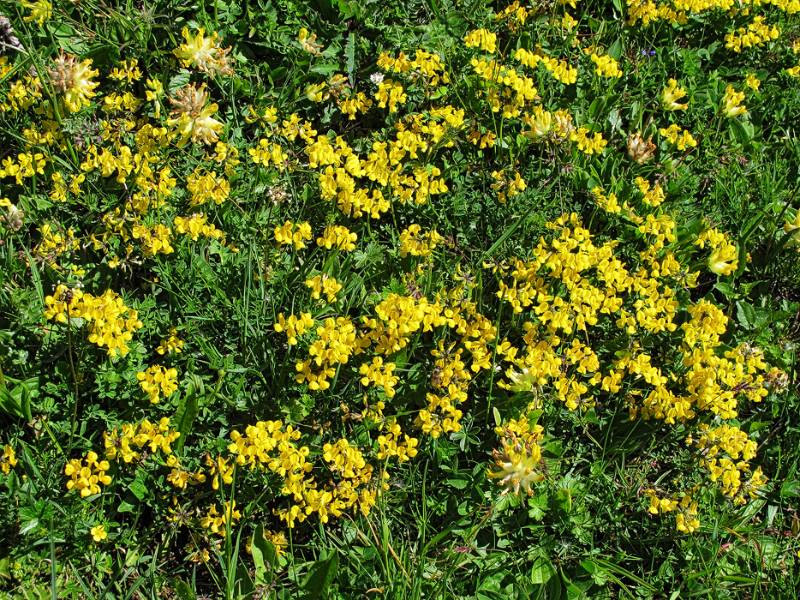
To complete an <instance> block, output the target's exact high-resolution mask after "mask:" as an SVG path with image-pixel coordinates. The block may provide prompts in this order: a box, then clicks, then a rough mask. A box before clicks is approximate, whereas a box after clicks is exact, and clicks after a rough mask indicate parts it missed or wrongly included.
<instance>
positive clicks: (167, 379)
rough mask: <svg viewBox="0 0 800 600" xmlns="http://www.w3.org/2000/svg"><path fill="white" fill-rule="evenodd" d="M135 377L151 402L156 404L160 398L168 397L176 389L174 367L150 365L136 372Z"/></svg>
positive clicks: (176, 374)
mask: <svg viewBox="0 0 800 600" xmlns="http://www.w3.org/2000/svg"><path fill="white" fill-rule="evenodd" d="M136 379H137V380H138V381H139V387H140V388H142V391H143V392H144V393H145V394H147V397H148V398H149V399H150V402H151V403H152V404H158V403H159V402H160V401H161V399H162V398H169V397H170V396H171V395H172V394H174V393H175V391H176V390H177V389H178V370H177V369H175V368H169V369H168V368H166V367H164V366H161V365H151V366H149V367H148V368H147V369H146V370H144V371H139V372H138V373H136Z"/></svg>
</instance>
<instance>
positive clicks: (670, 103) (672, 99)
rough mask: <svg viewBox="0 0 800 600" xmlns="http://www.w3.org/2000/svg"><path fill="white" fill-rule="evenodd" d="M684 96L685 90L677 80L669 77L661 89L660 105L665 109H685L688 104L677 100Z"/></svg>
mask: <svg viewBox="0 0 800 600" xmlns="http://www.w3.org/2000/svg"><path fill="white" fill-rule="evenodd" d="M684 97H686V90H685V89H684V88H682V87H681V86H679V85H678V82H677V80H675V79H670V80H669V81H668V82H667V86H666V87H665V88H664V89H663V90H662V91H661V105H662V106H663V107H664V109H666V110H686V109H687V108H688V107H689V105H688V104H685V103H684V104H681V103H680V102H678V100H680V99H681V98H684Z"/></svg>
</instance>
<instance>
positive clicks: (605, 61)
mask: <svg viewBox="0 0 800 600" xmlns="http://www.w3.org/2000/svg"><path fill="white" fill-rule="evenodd" d="M589 58H590V59H591V60H592V62H593V63H594V65H595V73H597V74H598V75H600V76H601V77H606V78H609V79H616V78H618V77H622V70H621V69H620V68H619V63H618V62H617V61H616V60H614V59H613V58H611V57H610V56H609V55H607V54H603V55H598V54H595V53H594V52H592V53H591V54H590V55H589Z"/></svg>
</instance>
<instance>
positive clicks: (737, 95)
mask: <svg viewBox="0 0 800 600" xmlns="http://www.w3.org/2000/svg"><path fill="white" fill-rule="evenodd" d="M722 102H723V106H722V114H724V115H725V116H726V117H728V118H732V117H738V116H740V115H746V114H747V108H746V107H745V106H744V104H742V102H744V92H737V91H736V89H735V88H734V87H733V86H732V85H728V86H727V87H726V88H725V96H724V97H723V98H722Z"/></svg>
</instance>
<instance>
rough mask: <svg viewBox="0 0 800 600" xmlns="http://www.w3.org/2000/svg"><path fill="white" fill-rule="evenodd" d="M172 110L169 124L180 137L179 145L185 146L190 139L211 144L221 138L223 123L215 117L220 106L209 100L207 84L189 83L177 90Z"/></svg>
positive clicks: (171, 100)
mask: <svg viewBox="0 0 800 600" xmlns="http://www.w3.org/2000/svg"><path fill="white" fill-rule="evenodd" d="M169 100H170V103H171V104H172V107H173V109H172V111H171V112H170V118H169V119H167V125H168V126H170V127H172V128H173V132H174V134H175V135H176V136H177V137H178V141H177V144H178V146H179V147H181V146H185V145H186V144H188V143H189V141H191V142H193V143H203V144H206V145H211V144H214V143H216V142H217V140H218V139H219V133H220V132H221V131H222V128H223V124H222V122H220V121H217V120H216V119H215V118H214V115H215V114H217V111H218V110H219V106H218V105H217V104H216V103H214V102H212V103H209V102H208V92H207V91H206V89H205V84H204V85H201V86H198V85H196V84H192V83H190V84H187V85H185V86H183V87H182V88H180V89H179V90H178V91H177V92H175V97H174V98H170V99H169Z"/></svg>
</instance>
